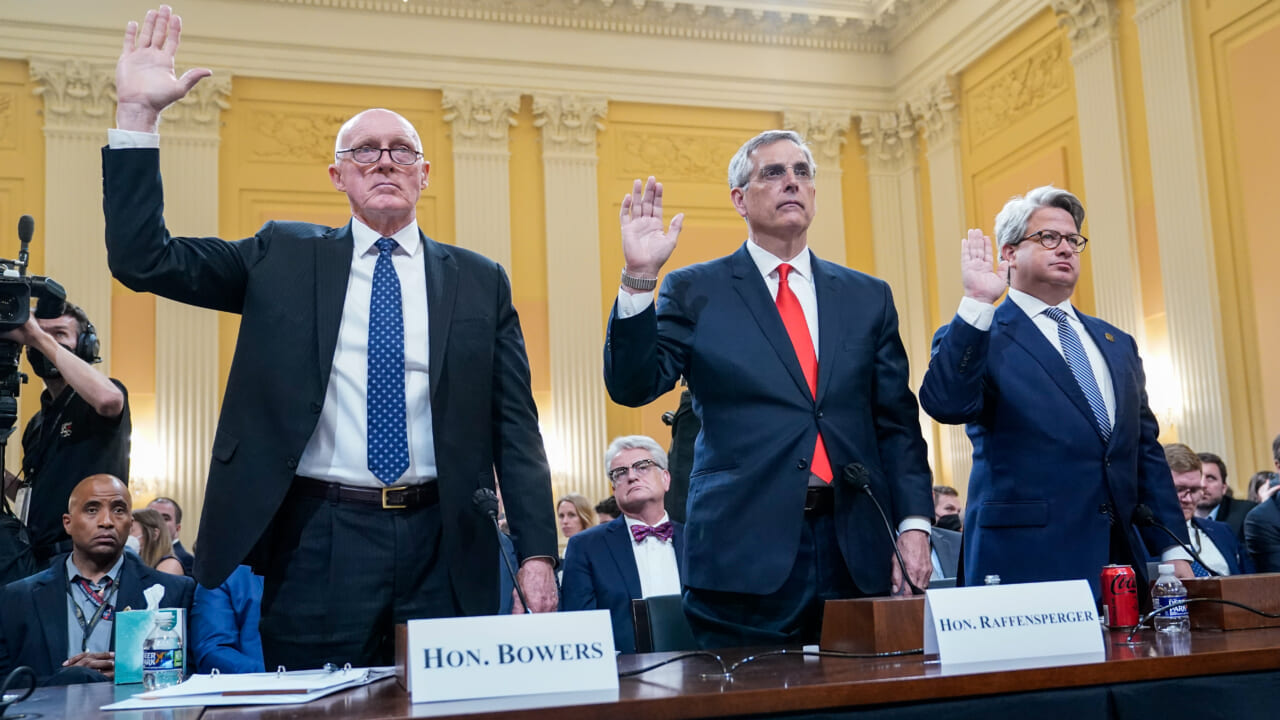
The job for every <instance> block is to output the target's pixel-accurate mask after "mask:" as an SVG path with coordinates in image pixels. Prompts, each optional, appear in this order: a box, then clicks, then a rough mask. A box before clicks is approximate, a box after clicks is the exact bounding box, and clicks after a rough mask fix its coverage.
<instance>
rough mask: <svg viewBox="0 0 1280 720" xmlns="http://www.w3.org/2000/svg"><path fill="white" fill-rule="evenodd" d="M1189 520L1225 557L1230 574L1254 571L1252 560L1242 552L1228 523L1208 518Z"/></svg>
mask: <svg viewBox="0 0 1280 720" xmlns="http://www.w3.org/2000/svg"><path fill="white" fill-rule="evenodd" d="M1191 522H1192V523H1193V524H1194V525H1195V526H1196V527H1198V528H1200V532H1202V533H1204V534H1205V535H1206V536H1207V537H1208V538H1209V539H1210V540H1212V541H1213V544H1214V545H1216V546H1217V548H1218V552H1220V553H1222V557H1224V558H1226V560H1227V570H1229V571H1230V572H1231V574H1232V575H1240V574H1245V573H1251V572H1254V569H1253V560H1251V559H1250V558H1249V554H1248V553H1246V552H1244V549H1243V548H1242V547H1241V545H1240V541H1238V540H1236V534H1235V532H1233V531H1232V530H1231V526H1230V525H1228V524H1226V523H1224V522H1218V521H1217V520H1210V519H1208V518H1191ZM1201 554H1202V555H1203V554H1204V553H1201Z"/></svg>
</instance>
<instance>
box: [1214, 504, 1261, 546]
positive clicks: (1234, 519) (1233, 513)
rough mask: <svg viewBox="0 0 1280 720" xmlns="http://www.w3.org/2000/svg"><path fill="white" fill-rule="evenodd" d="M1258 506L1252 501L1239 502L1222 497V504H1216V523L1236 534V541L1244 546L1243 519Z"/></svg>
mask: <svg viewBox="0 0 1280 720" xmlns="http://www.w3.org/2000/svg"><path fill="white" fill-rule="evenodd" d="M1257 506H1258V503H1256V502H1254V501H1252V500H1241V499H1239V498H1233V497H1231V496H1230V495H1223V496H1222V502H1220V503H1218V522H1220V523H1226V524H1227V525H1228V526H1229V527H1230V528H1231V532H1233V533H1235V534H1236V540H1239V541H1240V543H1241V544H1242V545H1243V544H1244V519H1245V516H1247V515H1248V514H1249V511H1250V510H1252V509H1254V508H1255V507H1257Z"/></svg>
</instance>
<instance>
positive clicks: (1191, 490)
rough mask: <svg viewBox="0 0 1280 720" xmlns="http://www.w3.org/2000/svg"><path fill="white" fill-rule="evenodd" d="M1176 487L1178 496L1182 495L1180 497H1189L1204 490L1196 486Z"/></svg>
mask: <svg viewBox="0 0 1280 720" xmlns="http://www.w3.org/2000/svg"><path fill="white" fill-rule="evenodd" d="M1176 489H1177V491H1178V497H1182V498H1185V497H1191V496H1192V495H1199V494H1200V493H1202V492H1204V489H1203V488H1198V487H1184V488H1176Z"/></svg>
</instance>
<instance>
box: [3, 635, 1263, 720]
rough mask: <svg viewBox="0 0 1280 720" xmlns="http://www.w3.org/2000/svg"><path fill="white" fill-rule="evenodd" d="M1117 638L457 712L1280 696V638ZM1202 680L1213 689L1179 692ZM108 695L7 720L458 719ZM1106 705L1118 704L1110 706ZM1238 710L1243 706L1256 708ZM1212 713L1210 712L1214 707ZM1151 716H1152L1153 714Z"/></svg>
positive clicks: (760, 673) (391, 694) (779, 664)
mask: <svg viewBox="0 0 1280 720" xmlns="http://www.w3.org/2000/svg"><path fill="white" fill-rule="evenodd" d="M1123 639H1124V635H1123V634H1110V635H1109V636H1108V647H1107V652H1108V658H1107V660H1106V662H1102V663H1092V664H1087V665H1074V666H1065V667H1063V666H1059V667H1046V668H1030V669H1018V670H1008V671H1003V672H980V673H959V674H953V673H951V672H947V673H944V672H943V669H942V667H941V666H940V665H939V664H938V663H937V662H936V661H935V660H929V659H926V658H924V657H922V656H919V655H912V656H904V657H898V658H879V659H848V658H828V657H824V658H806V657H796V656H781V657H768V658H761V659H759V660H757V661H755V662H753V663H749V664H746V665H744V666H742V667H740V668H739V669H738V670H736V671H735V672H734V673H733V677H732V678H731V679H726V678H723V677H720V676H719V673H720V669H719V665H718V664H716V663H715V662H714V661H713V660H710V659H706V658H697V659H692V660H685V661H680V662H677V663H673V664H671V665H667V666H665V667H662V668H659V669H657V670H654V671H652V672H649V673H646V674H644V675H641V676H639V677H635V678H624V679H623V680H621V682H620V688H619V692H618V696H617V699H616V700H615V699H612V698H608V699H603V700H602V699H599V698H596V699H589V698H588V699H583V698H579V699H578V700H577V701H578V702H579V703H581V704H574V705H568V706H559V707H555V708H554V709H547V708H546V707H539V708H530V707H527V704H528V703H529V702H530V698H521V699H518V700H515V701H513V700H501V699H499V700H482V701H472V702H470V703H468V704H466V708H465V709H466V714H467V716H468V717H471V718H502V719H503V720H535V719H536V720H549V719H553V720H580V719H581V720H588V719H596V718H598V719H601V720H604V719H608V720H619V719H621V718H644V719H645V720H664V719H668V718H669V719H673V720H674V719H676V718H715V717H733V716H746V715H766V714H771V715H775V716H778V715H781V716H787V717H802V716H805V715H806V714H808V713H822V714H823V717H834V716H840V715H846V716H850V717H881V716H883V717H925V716H926V715H927V716H932V717H942V718H947V719H948V720H950V719H951V718H955V717H961V716H966V715H970V714H986V715H990V716H992V717H996V716H997V713H996V712H995V711H994V710H993V709H992V708H993V707H994V706H993V705H992V703H1005V704H1011V708H1016V709H1018V710H1020V711H1023V712H1027V711H1028V709H1030V710H1031V712H1030V713H1028V714H1032V715H1033V720H1046V718H1048V717H1054V716H1059V717H1073V718H1076V719H1077V720H1092V718H1094V717H1105V716H1116V715H1117V711H1116V708H1120V707H1145V706H1143V705H1142V703H1145V702H1147V699H1146V695H1151V696H1152V698H1154V699H1153V700H1152V701H1153V702H1154V701H1156V700H1159V701H1162V702H1166V704H1167V705H1168V706H1169V707H1175V708H1181V709H1183V710H1189V709H1190V708H1189V706H1188V703H1195V702H1203V700H1198V699H1197V698H1202V697H1205V693H1206V692H1211V691H1212V688H1215V687H1220V686H1221V687H1225V686H1226V685H1227V684H1230V683H1234V684H1235V685H1234V686H1233V687H1236V688H1237V689H1236V690H1234V691H1233V692H1234V693H1236V695H1237V696H1238V695H1239V688H1246V689H1247V688H1250V687H1254V686H1255V685H1256V686H1257V687H1258V691H1259V692H1260V693H1263V694H1264V697H1268V698H1273V697H1274V693H1275V691H1276V689H1277V688H1280V629H1263V630H1247V631H1238V632H1227V633H1223V632H1207V631H1205V632H1201V631H1193V632H1191V633H1189V634H1188V635H1184V636H1183V640H1184V642H1181V643H1176V642H1170V641H1171V640H1172V639H1173V638H1170V637H1167V636H1158V635H1157V634H1156V633H1154V632H1151V631H1144V632H1143V633H1140V634H1139V635H1138V636H1137V640H1139V641H1140V644H1138V645H1137V646H1135V647H1128V646H1125V645H1123V644H1122V641H1123ZM722 654H723V656H724V659H725V660H726V662H730V663H731V662H732V661H736V660H738V659H740V658H742V657H743V656H744V655H745V654H746V653H745V652H743V651H741V650H735V651H728V652H725V653H722ZM674 655H675V654H674V653H659V654H652V655H634V656H625V657H623V658H621V659H620V661H619V670H621V671H627V670H633V669H637V668H640V667H644V666H647V665H651V664H653V663H655V662H658V661H661V660H663V659H666V658H670V657H673V656H674ZM1251 674H1256V675H1251ZM1205 676H1217V677H1210V678H1208V679H1207V680H1200V681H1190V680H1180V679H1188V678H1204V677H1205ZM1197 682H1199V685H1197V684H1196V683H1197ZM1200 686H1203V687H1200ZM1196 688H1200V689H1196ZM113 691H114V692H118V691H116V690H113V688H111V687H110V686H108V685H105V684H104V685H94V686H80V687H77V688H69V689H61V688H47V689H41V690H39V691H37V693H36V695H35V696H33V698H32V701H29V702H28V703H24V704H22V705H19V706H17V707H15V708H13V709H12V710H11V711H10V713H9V715H13V714H16V713H19V712H33V713H34V712H39V713H41V714H42V715H43V717H44V718H56V717H69V718H95V717H111V718H113V719H114V720H161V719H164V720H169V719H170V718H172V719H174V720H228V719H229V718H254V719H260V720H286V719H290V720H295V719H296V720H301V719H303V718H331V717H333V718H336V717H342V718H361V719H365V720H374V719H377V720H383V719H387V720H390V719H392V718H412V717H431V716H437V715H440V714H441V713H442V712H443V711H445V710H446V709H448V710H449V711H450V712H454V711H457V710H459V709H460V708H459V706H457V705H454V706H437V705H431V704H424V705H412V704H410V702H409V698H408V695H407V694H406V693H405V692H404V691H403V690H402V689H401V688H400V687H399V686H398V685H397V684H396V683H395V681H394V680H385V681H382V682H379V683H376V684H374V685H371V686H368V687H365V688H358V689H355V690H350V691H346V692H343V693H339V694H336V695H333V696H331V697H328V698H324V699H321V700H318V701H316V702H313V703H309V704H307V705H301V706H289V707H235V708H209V709H207V710H204V711H203V712H201V711H199V710H194V709H193V710H180V711H150V712H146V713H128V712H120V713H96V712H95V709H96V708H97V707H98V706H100V705H103V704H106V703H107V702H110V701H112V700H113V699H114V696H113V694H112V693H113ZM1117 693H1119V694H1117ZM1144 693H1145V694H1146V695H1144ZM1196 693H1199V695H1197V694H1196ZM1117 697H1120V698H1121V700H1123V702H1118V701H1117V700H1116V698H1117ZM1238 699H1239V700H1240V703H1241V707H1246V708H1247V707H1255V706H1250V705H1249V703H1248V702H1247V701H1246V700H1245V699H1243V698H1238ZM73 700H74V702H72V701H73ZM533 700H534V701H539V700H540V701H541V702H544V703H550V702H556V701H563V700H564V698H563V697H561V696H555V695H546V696H534V698H533ZM1126 703H1127V704H1126ZM520 705H525V707H520ZM1215 707H1218V709H1219V710H1221V707H1220V706H1217V705H1215ZM1256 707H1257V713H1258V714H1253V713H1250V712H1244V714H1241V713H1240V712H1236V713H1234V714H1232V713H1227V716H1233V717H1236V718H1240V719H1241V720H1243V718H1247V717H1267V718H1269V717H1272V716H1274V710H1273V709H1272V708H1273V706H1272V705H1271V703H1269V702H1268V703H1266V704H1264V705H1261V706H1256ZM73 708H74V710H73ZM983 708H986V711H985V712H983V710H982V709H983ZM1099 713H1101V714H1099ZM1001 714H1002V713H1001ZM1144 714H1147V713H1144ZM1183 714H1186V713H1183ZM1150 716H1152V717H1159V715H1158V714H1156V713H1150ZM1175 716H1176V715H1175Z"/></svg>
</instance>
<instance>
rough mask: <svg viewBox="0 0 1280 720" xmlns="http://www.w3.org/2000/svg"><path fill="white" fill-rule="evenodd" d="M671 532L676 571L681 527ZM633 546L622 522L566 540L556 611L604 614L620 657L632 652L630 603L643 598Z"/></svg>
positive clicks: (633, 634) (633, 637)
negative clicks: (558, 602)
mask: <svg viewBox="0 0 1280 720" xmlns="http://www.w3.org/2000/svg"><path fill="white" fill-rule="evenodd" d="M671 526H672V528H673V529H674V530H675V535H674V537H673V538H672V541H673V543H674V544H675V549H676V565H677V567H680V564H681V563H680V555H681V551H682V550H683V548H684V526H683V525H681V524H680V523H677V522H673V523H671ZM633 542H634V540H633V539H632V537H631V531H630V530H628V529H627V520H626V518H623V517H620V518H615V519H614V520H613V521H612V522H609V523H605V524H604V525H597V526H595V527H592V528H587V529H586V530H583V531H582V532H580V533H578V534H577V535H574V536H573V537H571V538H569V545H568V546H567V547H566V548H565V551H564V578H563V579H562V580H561V582H560V609H561V610H597V609H599V610H608V611H609V615H610V616H611V617H612V619H613V644H614V647H615V648H617V649H618V650H620V651H621V652H624V653H633V652H635V651H636V629H635V624H634V621H633V620H632V619H631V601H632V600H638V599H640V598H641V597H642V595H641V593H640V573H639V571H638V570H637V569H636V555H635V551H634V550H632V547H631V546H632V543H633ZM680 569H681V570H683V567H681V568H680ZM682 574H683V573H682Z"/></svg>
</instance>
